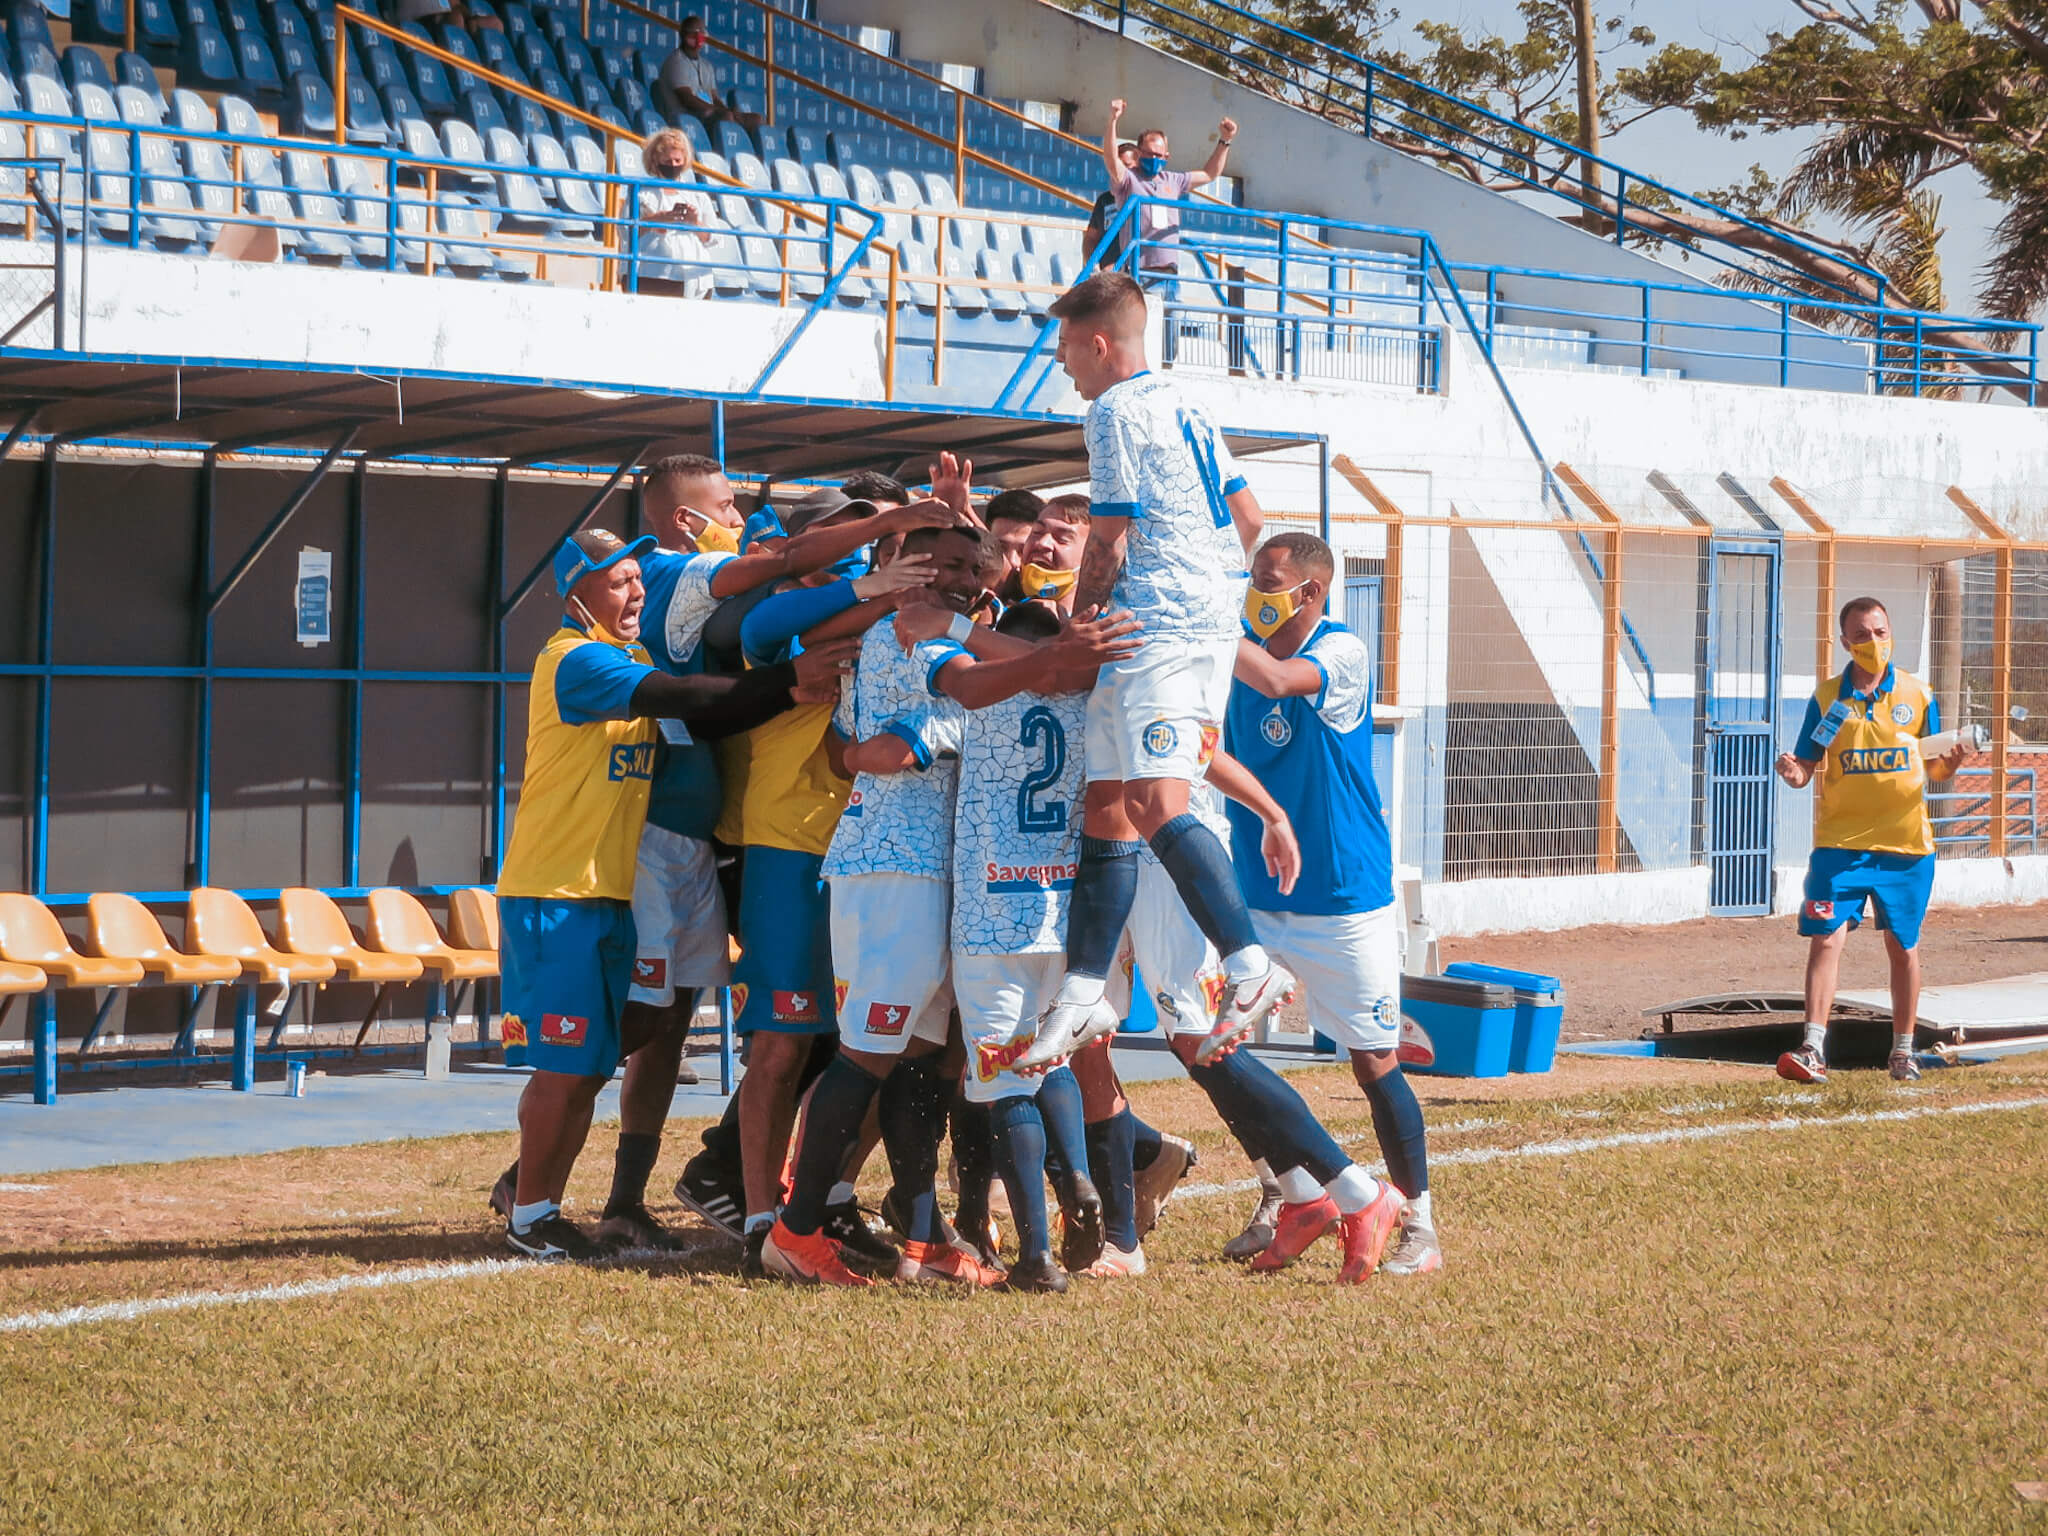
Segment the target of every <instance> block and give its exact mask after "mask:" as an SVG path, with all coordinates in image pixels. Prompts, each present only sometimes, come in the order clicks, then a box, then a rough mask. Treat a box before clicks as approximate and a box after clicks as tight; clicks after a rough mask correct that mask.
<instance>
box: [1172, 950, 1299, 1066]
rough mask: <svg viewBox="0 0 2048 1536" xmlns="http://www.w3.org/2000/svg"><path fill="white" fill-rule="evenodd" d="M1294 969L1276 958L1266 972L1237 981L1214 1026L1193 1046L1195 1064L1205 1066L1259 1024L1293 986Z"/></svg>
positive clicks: (1268, 963) (1267, 964)
mask: <svg viewBox="0 0 2048 1536" xmlns="http://www.w3.org/2000/svg"><path fill="white" fill-rule="evenodd" d="M1294 984H1295V983H1294V973H1293V972H1292V971H1290V970H1288V969H1287V967H1286V966H1284V965H1282V964H1280V963H1279V962H1278V961H1277V960H1272V961H1268V962H1267V963H1266V970H1265V974H1264V975H1262V976H1254V977H1253V978H1252V979H1251V980H1250V981H1244V982H1239V983H1238V985H1237V988H1236V990H1234V991H1233V992H1232V993H1231V994H1230V996H1229V997H1228V998H1227V999H1225V1000H1224V1004H1223V1007H1222V1009H1221V1011H1220V1012H1219V1013H1218V1014H1217V1016H1216V1027H1215V1028H1214V1029H1212V1030H1210V1031H1209V1033H1208V1035H1207V1036H1205V1037H1204V1038H1203V1040H1202V1043H1201V1044H1200V1045H1198V1046H1196V1047H1195V1065H1196V1066H1198V1067H1206V1066H1208V1065H1209V1063H1210V1062H1212V1061H1214V1060H1215V1059H1216V1058H1217V1057H1218V1056H1221V1055H1223V1054H1224V1053H1225V1052H1227V1051H1229V1050H1230V1049H1231V1048H1232V1047H1234V1046H1235V1045H1236V1044H1237V1043H1238V1041H1240V1040H1242V1039H1243V1038H1244V1037H1245V1036H1246V1035H1248V1034H1250V1033H1251V1032H1252V1031H1253V1030H1255V1029H1257V1028H1258V1027H1259V1021H1260V1020H1261V1019H1263V1018H1265V1016H1266V1015H1267V1014H1269V1013H1271V1012H1272V1011H1273V1010H1274V1009H1275V1008H1277V1007H1279V1006H1280V999H1281V998H1282V997H1284V996H1286V995H1287V994H1288V993H1289V992H1291V991H1293V990H1294Z"/></svg>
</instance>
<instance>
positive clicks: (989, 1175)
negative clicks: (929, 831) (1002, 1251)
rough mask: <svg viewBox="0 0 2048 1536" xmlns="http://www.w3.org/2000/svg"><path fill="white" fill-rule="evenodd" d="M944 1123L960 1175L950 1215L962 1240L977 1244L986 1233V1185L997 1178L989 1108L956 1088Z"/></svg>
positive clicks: (987, 1190)
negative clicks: (957, 1196)
mask: <svg viewBox="0 0 2048 1536" xmlns="http://www.w3.org/2000/svg"><path fill="white" fill-rule="evenodd" d="M947 1119H948V1121H949V1122H950V1123H951V1126H952V1141H953V1166H954V1167H955V1168H957V1169H958V1170H959V1172H960V1203H959V1204H958V1205H957V1206H956V1207H955V1208H954V1211H953V1225H954V1226H955V1227H957V1228H958V1229H959V1231H960V1235H961V1236H963V1237H966V1238H969V1239H972V1240H973V1241H976V1242H979V1241H980V1240H981V1236H982V1234H983V1233H985V1232H987V1231H988V1196H989V1185H990V1182H991V1181H992V1180H993V1179H994V1178H995V1175H996V1162H995V1142H994V1127H993V1124H992V1122H991V1121H990V1120H989V1107H988V1105H986V1104H976V1103H974V1102H973V1101H972V1100H971V1099H969V1098H968V1097H967V1095H966V1094H964V1093H962V1092H961V1091H960V1090H959V1089H957V1088H955V1089H954V1090H953V1102H952V1105H951V1107H950V1109H949V1110H948V1112H947Z"/></svg>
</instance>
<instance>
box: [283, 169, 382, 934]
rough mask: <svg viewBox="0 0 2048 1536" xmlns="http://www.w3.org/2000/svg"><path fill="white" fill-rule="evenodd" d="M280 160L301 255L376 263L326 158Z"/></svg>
mask: <svg viewBox="0 0 2048 1536" xmlns="http://www.w3.org/2000/svg"><path fill="white" fill-rule="evenodd" d="M284 160H285V184H286V185H287V186H289V187H290V188H291V191H292V198H293V202H294V203H295V205H296V206H297V208H298V215H299V217H300V218H301V219H303V220H304V221H305V222H306V223H307V224H309V225H317V226H319V227H318V228H317V229H305V230H301V231H300V236H301V240H302V242H303V244H302V249H303V250H304V252H305V254H306V255H308V256H309V257H313V258H319V259H342V258H346V257H350V256H353V257H356V258H357V259H358V260H366V261H370V262H372V263H373V264H375V263H380V262H381V261H382V260H383V257H384V254H385V252H384V239H383V233H382V228H381V223H382V221H381V220H380V221H379V230H378V232H377V233H376V234H375V235H374V236H362V235H358V234H356V233H355V232H354V229H353V224H352V221H351V220H350V219H349V216H348V210H347V209H345V208H344V207H343V206H342V204H341V199H340V198H338V197H337V196H335V189H334V182H333V180H332V177H331V174H330V172H329V171H328V168H327V167H328V161H327V157H326V156H325V155H317V154H314V153H313V152H311V151H310V150H303V149H293V150H287V151H286V152H285V157H284ZM286 947H287V948H289V947H290V946H289V945H287V946H286Z"/></svg>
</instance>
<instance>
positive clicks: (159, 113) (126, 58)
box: [114, 53, 171, 123]
mask: <svg viewBox="0 0 2048 1536" xmlns="http://www.w3.org/2000/svg"><path fill="white" fill-rule="evenodd" d="M114 80H115V83H116V84H118V85H125V86H128V87H130V88H131V89H134V90H137V91H140V92H141V93H142V94H143V95H144V96H146V97H148V98H149V100H150V102H151V103H152V104H153V105H154V106H155V108H156V120H157V121H158V122H159V123H161V122H162V121H163V120H164V119H165V118H167V117H169V116H170V112H171V108H170V103H169V102H167V101H165V100H164V88H163V86H162V85H161V84H159V83H158V81H157V78H156V70H155V69H154V68H153V67H152V66H151V64H150V62H149V60H147V59H145V58H144V57H143V56H142V55H141V54H139V53H117V54H115V55H114ZM116 94H117V98H118V93H116Z"/></svg>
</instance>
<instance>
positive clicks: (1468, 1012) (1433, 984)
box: [1395, 976, 1515, 1077]
mask: <svg viewBox="0 0 2048 1536" xmlns="http://www.w3.org/2000/svg"><path fill="white" fill-rule="evenodd" d="M1514 1039H1515V993H1514V989H1513V988H1511V987H1503V986H1498V985H1496V984H1494V983H1493V982H1488V981H1471V980H1467V979H1466V978H1464V977H1462V976H1403V977H1402V978H1401V1044H1400V1047H1399V1048H1398V1049H1397V1050H1396V1051H1395V1057H1396V1059H1398V1060H1399V1061H1400V1063H1401V1065H1402V1066H1403V1067H1405V1068H1407V1069H1408V1070H1409V1071H1411V1072H1430V1073H1435V1074H1437V1075H1439V1076H1443V1077H1506V1076H1507V1075H1508V1061H1509V1057H1510V1056H1511V1054H1512V1052H1513V1048H1514Z"/></svg>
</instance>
